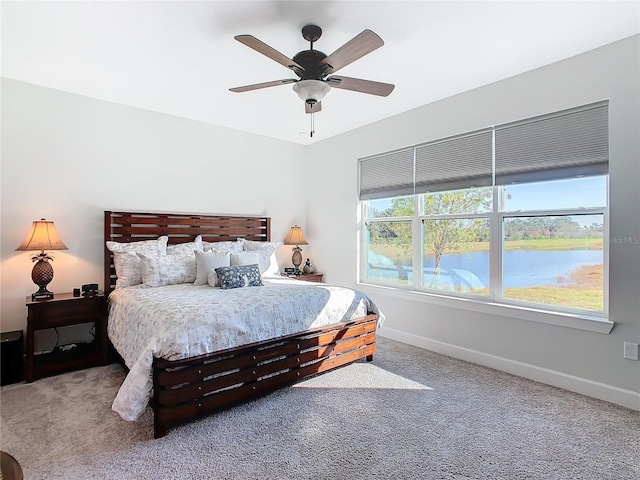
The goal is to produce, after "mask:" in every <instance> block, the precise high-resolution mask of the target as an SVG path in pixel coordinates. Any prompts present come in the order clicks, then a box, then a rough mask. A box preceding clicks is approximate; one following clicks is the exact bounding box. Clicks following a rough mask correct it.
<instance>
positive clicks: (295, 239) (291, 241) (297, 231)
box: [284, 225, 309, 275]
mask: <svg viewBox="0 0 640 480" xmlns="http://www.w3.org/2000/svg"><path fill="white" fill-rule="evenodd" d="M284 244H285V245H295V247H293V256H292V257H291V263H293V266H294V267H295V271H294V272H293V273H294V274H296V275H300V274H301V273H302V272H301V271H300V264H301V263H302V249H301V248H300V245H309V243H307V239H306V238H304V234H303V233H302V228H301V227H299V226H297V225H295V226H293V227H291V229H290V230H289V234H288V235H287V238H286V239H285V240H284Z"/></svg>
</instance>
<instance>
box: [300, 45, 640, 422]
mask: <svg viewBox="0 0 640 480" xmlns="http://www.w3.org/2000/svg"><path fill="white" fill-rule="evenodd" d="M639 38H640V37H638V36H636V37H632V38H629V39H626V40H623V41H620V42H617V43H614V44H612V45H608V46H605V47H603V48H599V49H597V50H594V51H591V52H587V53H585V54H582V55H579V56H577V57H573V58H570V59H567V60H565V61H562V62H558V63H556V64H552V65H549V66H546V67H543V68H540V69H537V70H534V71H531V72H528V73H525V74H522V75H519V76H516V77H513V78H509V79H506V80H503V81H500V82H497V83H494V84H491V85H487V86H484V87H482V88H478V89H476V90H473V91H469V92H466V93H463V94H460V95H457V96H454V97H450V98H447V99H444V100H441V101H438V102H435V103H433V104H430V105H426V106H423V107H420V108H417V109H415V110H412V111H410V112H407V113H404V114H400V115H397V116H395V117H393V118H389V119H386V120H383V121H380V122H377V123H375V124H371V125H368V126H365V127H363V128H360V129H358V130H354V131H351V132H348V133H346V134H343V135H341V136H337V137H333V138H331V139H327V140H325V141H322V142H320V143H318V144H315V145H312V146H310V147H309V148H308V165H307V177H308V178H312V179H313V182H314V185H315V188H314V189H313V190H312V191H311V192H309V196H308V202H309V203H308V217H307V229H308V230H309V231H310V232H317V233H318V239H317V240H316V243H315V244H314V249H315V262H316V264H317V266H318V268H319V269H320V270H321V271H324V272H325V273H326V274H327V279H328V280H329V281H331V282H336V283H342V284H351V285H353V284H355V281H356V269H357V241H356V228H357V227H356V220H357V208H358V199H357V159H358V158H359V157H364V156H367V155H371V154H374V153H380V152H384V151H388V150H392V149H395V148H399V147H404V146H408V145H413V144H416V143H422V142H425V141H429V140H432V139H437V138H442V137H446V136H449V135H455V134H459V133H464V132H467V131H471V130H475V129H478V128H482V127H487V126H490V125H494V124H501V123H505V122H509V121H513V120H518V119H522V118H527V117H531V116H535V115H539V114H543V113H547V112H552V111H557V110H561V109H564V108H570V107H574V106H578V105H582V104H586V103H590V102H594V101H598V100H603V99H610V185H611V198H610V206H611V224H610V234H611V236H612V237H617V238H629V237H631V238H640V215H639V212H638V211H639V206H640V197H639V193H638V192H639V191H640V169H639V164H640V148H639V147H640V145H639V141H638V132H640V120H639V115H640V110H639V105H640V96H639V85H640V76H639V70H640V66H639V58H640V48H639V43H640V42H639ZM434 74H442V72H434ZM445 74H446V72H445ZM336 172H341V174H340V175H336ZM639 259H640V245H637V244H635V245H634V244H612V245H611V249H610V319H611V320H612V321H615V322H616V325H615V327H614V329H613V330H612V332H611V333H610V334H608V335H607V334H602V333H593V332H587V331H582V330H576V329H571V328H565V327H558V326H554V325H545V324H541V323H534V322H531V321H525V320H518V319H515V318H508V317H506V316H498V315H493V314H487V313H477V312H473V311H470V310H468V309H461V308H456V307H451V306H447V305H437V304H436V303H434V302H432V301H431V302H430V301H429V300H428V298H427V299H423V301H418V300H408V299H407V298H406V297H407V295H404V296H401V295H395V294H393V293H392V292H389V291H388V290H386V289H383V288H377V287H364V286H361V287H360V288H362V289H363V290H364V291H366V292H367V293H369V294H370V295H371V296H372V297H373V298H374V299H375V300H376V301H377V303H378V304H379V305H380V307H381V308H382V310H383V311H384V312H385V313H386V316H387V322H386V326H385V328H386V329H387V334H388V335H390V336H394V337H395V338H399V339H402V340H405V341H408V342H410V343H415V344H417V345H422V346H426V347H429V348H433V349H434V350H439V351H442V352H446V353H449V354H452V355H455V356H459V357H461V358H466V359H469V360H473V361H476V362H478V363H484V364H486V365H490V366H494V367H498V368H502V369H504V370H507V371H512V372H514V373H518V374H522V375H525V376H530V377H532V378H536V379H538V380H542V381H546V382H548V383H552V384H558V385H561V386H564V387H566V388H570V389H573V390H576V391H582V392H584V393H589V394H593V395H594V396H600V397H601V398H606V399H608V400H613V401H619V402H620V403H623V404H627V405H629V406H633V407H636V408H638V409H640V395H639V393H638V392H640V362H634V361H630V360H625V359H623V357H622V349H623V342H624V341H627V342H635V343H638V342H639V341H640V313H639V312H640V266H639ZM384 331H385V330H384V329H383V330H382V332H383V333H384Z"/></svg>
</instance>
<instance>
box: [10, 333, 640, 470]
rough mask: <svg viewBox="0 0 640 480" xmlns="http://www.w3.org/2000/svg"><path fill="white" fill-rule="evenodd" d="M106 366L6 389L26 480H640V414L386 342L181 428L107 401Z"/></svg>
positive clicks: (13, 448)
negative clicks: (159, 434)
mask: <svg viewBox="0 0 640 480" xmlns="http://www.w3.org/2000/svg"><path fill="white" fill-rule="evenodd" d="M123 378H124V373H123V371H122V369H121V367H120V366H118V365H115V364H114V365H109V366H107V367H100V368H94V369H88V370H82V371H78V372H74V373H68V374H64V375H59V376H56V377H51V378H47V379H41V380H38V381H36V382H34V383H32V384H29V385H24V384H20V385H10V386H6V387H2V389H1V390H0V402H1V405H0V410H1V414H2V415H1V416H2V419H1V420H2V421H1V424H0V449H1V450H3V451H7V452H9V453H10V454H12V455H13V456H14V457H15V458H16V459H17V460H18V461H19V462H20V464H21V465H22V467H23V469H24V473H25V479H27V480H36V479H58V478H59V479H318V478H335V479H506V480H515V479H588V480H603V479H615V480H625V479H628V480H637V479H638V478H640V414H638V412H634V411H632V410H628V409H625V408H622V407H617V406H615V405H612V404H608V403H605V402H601V401H598V400H594V399H592V398H588V397H584V396H580V395H576V394H573V393H570V392H565V391H562V390H559V389H556V388H553V387H548V386H545V385H542V384H539V383H535V382H531V381H528V380H524V379H521V378H518V377H514V376H511V375H508V374H504V373H500V372H496V371H494V370H490V369H487V368H483V367H479V366H476V365H473V364H469V363H465V362H462V361H459V360H455V359H452V358H449V357H445V356H442V355H438V354H434V353H432V352H428V351H425V350H421V349H418V348H415V347H411V346H408V345H405V344H402V343H398V342H395V341H392V340H389V339H384V338H380V341H379V351H378V353H377V354H376V356H375V359H374V361H373V362H372V363H364V362H363V363H356V364H354V365H351V366H348V367H345V368H341V369H339V370H337V371H334V372H331V373H328V374H326V375H322V376H320V377H317V378H315V379H312V380H309V381H306V382H303V383H300V384H298V385H296V386H294V387H291V388H287V389H284V390H281V391H278V392H276V393H274V394H271V395H269V396H267V397H264V398H262V399H259V400H256V401H253V402H250V403H247V404H244V405H241V406H238V407H235V408H232V409H230V410H227V411H224V412H220V413H218V414H216V415H213V416H209V417H206V418H204V419H201V420H198V421H195V422H192V423H189V424H185V425H182V426H179V427H176V428H173V429H170V430H169V432H168V434H167V436H166V437H164V438H162V439H159V440H154V439H153V435H152V427H151V423H152V419H151V415H150V412H147V414H145V416H144V417H143V418H142V419H141V420H140V421H139V422H136V423H128V422H125V421H123V420H121V419H120V417H118V416H117V415H116V414H115V413H113V412H112V411H111V410H110V404H111V401H112V399H113V397H114V395H115V393H116V391H117V389H118V386H119V384H120V382H121V381H122V379H123Z"/></svg>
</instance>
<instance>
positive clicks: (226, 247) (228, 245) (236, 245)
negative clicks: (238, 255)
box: [203, 239, 242, 252]
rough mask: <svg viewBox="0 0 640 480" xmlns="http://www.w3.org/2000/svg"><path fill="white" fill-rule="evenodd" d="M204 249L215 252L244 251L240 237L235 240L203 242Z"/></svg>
mask: <svg viewBox="0 0 640 480" xmlns="http://www.w3.org/2000/svg"><path fill="white" fill-rule="evenodd" d="M203 246H204V251H205V252H206V251H209V250H211V251H214V252H220V251H223V252H241V251H242V242H241V241H240V239H238V241H235V242H203Z"/></svg>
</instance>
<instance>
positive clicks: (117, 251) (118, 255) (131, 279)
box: [106, 235, 169, 288]
mask: <svg viewBox="0 0 640 480" xmlns="http://www.w3.org/2000/svg"><path fill="white" fill-rule="evenodd" d="M167 240H169V237H167V236H166V235H163V236H162V237H159V238H158V239H156V240H142V241H140V242H129V243H121V242H112V241H109V242H106V245H107V248H108V249H109V250H110V251H111V252H113V264H114V266H115V269H116V275H117V276H118V279H117V280H116V288H123V287H130V286H132V285H140V284H141V283H142V272H141V267H140V259H139V258H138V256H137V255H136V254H137V253H142V254H145V255H154V256H157V255H165V254H166V253H167Z"/></svg>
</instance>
